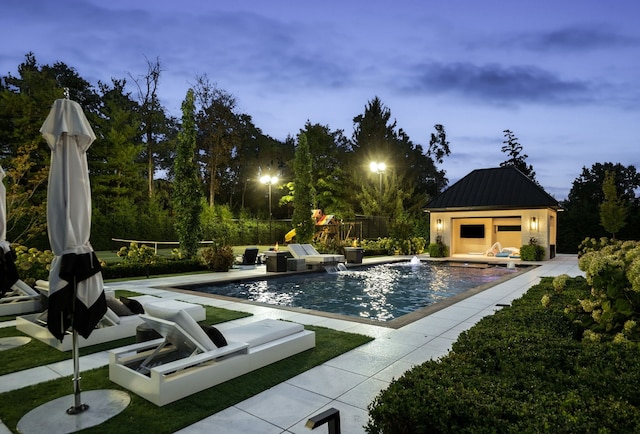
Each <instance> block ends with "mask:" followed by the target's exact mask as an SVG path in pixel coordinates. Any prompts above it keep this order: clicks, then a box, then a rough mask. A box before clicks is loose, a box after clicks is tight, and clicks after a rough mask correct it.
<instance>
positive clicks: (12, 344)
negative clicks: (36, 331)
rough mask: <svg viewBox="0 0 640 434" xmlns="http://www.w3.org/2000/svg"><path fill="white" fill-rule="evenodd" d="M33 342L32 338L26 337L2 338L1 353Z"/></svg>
mask: <svg viewBox="0 0 640 434" xmlns="http://www.w3.org/2000/svg"><path fill="white" fill-rule="evenodd" d="M29 342H31V338H28V337H26V336H11V337H8V338H0V351H4V350H10V349H12V348H18V347H21V346H22V345H25V344H28V343H29Z"/></svg>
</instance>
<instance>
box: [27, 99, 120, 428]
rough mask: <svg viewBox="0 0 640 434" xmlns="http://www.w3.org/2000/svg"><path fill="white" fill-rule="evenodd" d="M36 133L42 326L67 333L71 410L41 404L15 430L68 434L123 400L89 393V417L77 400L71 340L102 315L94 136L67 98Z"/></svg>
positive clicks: (76, 371) (111, 412)
mask: <svg viewBox="0 0 640 434" xmlns="http://www.w3.org/2000/svg"><path fill="white" fill-rule="evenodd" d="M65 93H66V90H65ZM40 132H41V133H42V135H43V137H44V138H45V140H46V141H47V144H48V145H49V148H50V149H51V168H50V171H49V185H48V187H47V226H48V232H49V241H50V243H51V250H52V251H53V254H54V259H53V261H52V263H51V269H50V271H49V312H48V315H47V326H48V328H49V331H50V332H51V334H53V335H54V336H55V337H56V338H58V339H60V340H61V341H62V340H63V339H64V336H65V333H66V331H67V330H68V329H71V330H72V338H73V349H72V352H73V356H72V357H73V368H74V378H73V385H74V404H73V406H72V407H70V408H67V410H66V412H62V411H60V412H58V411H57V409H58V407H62V406H63V405H64V401H65V398H66V397H63V398H59V399H57V400H54V401H51V402H49V403H48V404H44V405H42V406H40V407H38V408H36V409H34V410H32V411H31V412H29V413H28V414H27V415H25V416H24V417H23V418H22V419H21V421H20V422H19V423H18V430H19V431H20V432H23V433H26V432H34V433H35V432H37V433H40V432H75V431H78V430H80V429H83V428H87V427H89V426H93V425H97V424H98V423H101V422H102V421H104V420H106V419H108V418H110V417H112V416H114V415H116V414H118V413H119V412H120V411H122V410H123V409H124V408H126V406H127V405H128V403H129V401H130V398H129V396H128V394H126V393H124V392H121V391H108V390H106V391H92V392H90V393H91V396H92V397H93V399H94V402H93V403H92V404H91V411H88V410H90V407H89V405H86V404H84V403H82V402H81V398H80V367H79V344H78V339H79V338H78V334H80V335H81V336H83V337H84V338H88V337H89V335H90V334H91V332H92V331H93V329H94V328H95V327H96V325H97V324H98V322H99V321H100V319H101V318H102V317H103V316H104V314H105V313H106V311H107V302H106V298H105V294H104V285H103V281H102V271H101V267H100V263H99V261H98V258H97V257H96V254H95V252H94V251H93V247H91V244H90V243H89V234H90V231H91V190H90V185H89V170H88V164H87V155H86V152H87V149H89V146H91V143H92V142H93V141H94V140H95V135H94V133H93V130H92V129H91V126H90V125H89V122H88V121H87V118H86V117H85V115H84V113H83V111H82V108H81V107H80V105H79V104H78V103H76V102H74V101H71V100H69V99H68V98H65V99H57V100H55V101H54V103H53V107H52V108H51V111H50V112H49V115H48V116H47V119H46V120H45V121H44V124H43V125H42V128H41V129H40ZM98 392H105V393H98Z"/></svg>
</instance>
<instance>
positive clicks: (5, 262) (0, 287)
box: [0, 166, 18, 297]
mask: <svg viewBox="0 0 640 434" xmlns="http://www.w3.org/2000/svg"><path fill="white" fill-rule="evenodd" d="M4 176H5V173H4V170H3V169H2V166H0V297H2V296H4V294H5V293H6V292H9V291H10V290H11V287H12V286H13V285H14V284H15V283H16V282H17V281H18V270H17V268H16V264H15V257H14V253H13V251H12V250H11V245H10V244H9V242H8V241H7V190H6V189H5V187H4V183H3V182H2V180H3V179H4Z"/></svg>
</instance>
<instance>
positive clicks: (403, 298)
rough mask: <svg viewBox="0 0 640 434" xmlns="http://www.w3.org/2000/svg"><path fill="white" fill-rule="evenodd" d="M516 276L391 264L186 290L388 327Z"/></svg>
mask: <svg viewBox="0 0 640 434" xmlns="http://www.w3.org/2000/svg"><path fill="white" fill-rule="evenodd" d="M514 272H516V271H515V270H513V269H511V270H510V269H507V267H504V266H488V267H484V268H481V267H474V266H464V264H461V266H451V265H444V264H436V263H430V262H422V263H418V264H416V263H413V264H412V263H410V262H396V263H389V264H380V265H372V266H366V267H358V268H357V269H349V270H347V271H340V272H337V273H322V272H320V273H305V274H295V275H289V276H286V275H285V276H282V277H276V278H268V279H262V280H250V281H242V282H233V283H228V284H215V285H214V284H212V285H205V286H203V285H199V286H197V287H189V289H191V290H196V291H199V292H206V293H209V294H216V295H223V296H228V297H234V298H240V299H245V300H250V301H254V302H261V303H267V304H272V305H279V306H290V307H300V308H306V309H312V310H319V311H324V312H330V313H334V314H341V315H348V316H355V317H359V318H364V319H370V320H376V321H391V320H393V319H396V318H399V317H400V316H403V315H406V314H408V313H411V312H414V311H416V310H418V309H420V308H423V307H426V306H430V305H432V304H434V303H437V302H438V301H441V300H443V299H446V298H448V297H451V296H454V295H458V294H461V293H463V292H465V291H467V290H469V289H472V288H475V287H478V286H481V285H485V284H488V283H491V282H495V281H497V280H501V279H502V278H504V277H505V276H507V275H512V274H513V273H514Z"/></svg>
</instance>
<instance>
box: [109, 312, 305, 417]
mask: <svg viewBox="0 0 640 434" xmlns="http://www.w3.org/2000/svg"><path fill="white" fill-rule="evenodd" d="M141 318H142V319H143V320H144V321H145V322H146V323H147V324H148V325H149V326H150V327H152V328H153V329H154V330H156V331H157V332H158V333H160V335H162V338H160V339H155V340H152V341H148V342H143V343H139V344H135V345H129V346H126V347H123V348H119V349H116V350H111V351H110V352H109V379H110V380H111V381H113V382H115V383H117V384H119V385H120V386H122V387H125V388H127V389H129V390H130V391H132V392H134V393H136V394H138V395H140V396H141V397H143V398H144V399H146V400H148V401H150V402H152V403H154V404H155V405H157V406H163V405H166V404H169V403H171V402H174V401H176V400H178V399H181V398H184V397H186V396H189V395H191V394H194V393H197V392H200V391H202V390H204V389H208V388H210V387H213V386H215V385H217V384H220V383H223V382H225V381H228V380H230V379H232V378H236V377H239V376H240V375H244V374H246V373H248V372H251V371H254V370H256V369H258V368H261V367H263V366H266V365H269V364H271V363H274V362H277V361H279V360H282V359H285V358H287V357H290V356H292V355H294V354H297V353H300V352H302V351H306V350H308V349H311V348H313V347H315V333H314V332H312V331H308V330H305V329H304V327H303V326H302V325H301V324H296V323H290V322H285V321H279V320H273V319H266V320H262V321H256V322H253V323H249V324H246V325H241V326H237V327H233V328H229V329H227V330H224V338H225V340H226V345H224V346H220V347H217V346H216V345H215V343H214V342H213V340H212V339H211V338H210V337H209V335H208V334H207V333H205V331H204V330H203V328H202V327H201V326H200V325H199V324H198V323H197V322H196V321H195V320H194V319H193V318H192V317H191V316H189V315H187V314H185V313H184V311H181V310H178V311H176V310H170V309H161V308H157V306H155V307H153V308H152V307H150V308H149V309H148V312H147V314H144V315H141Z"/></svg>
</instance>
